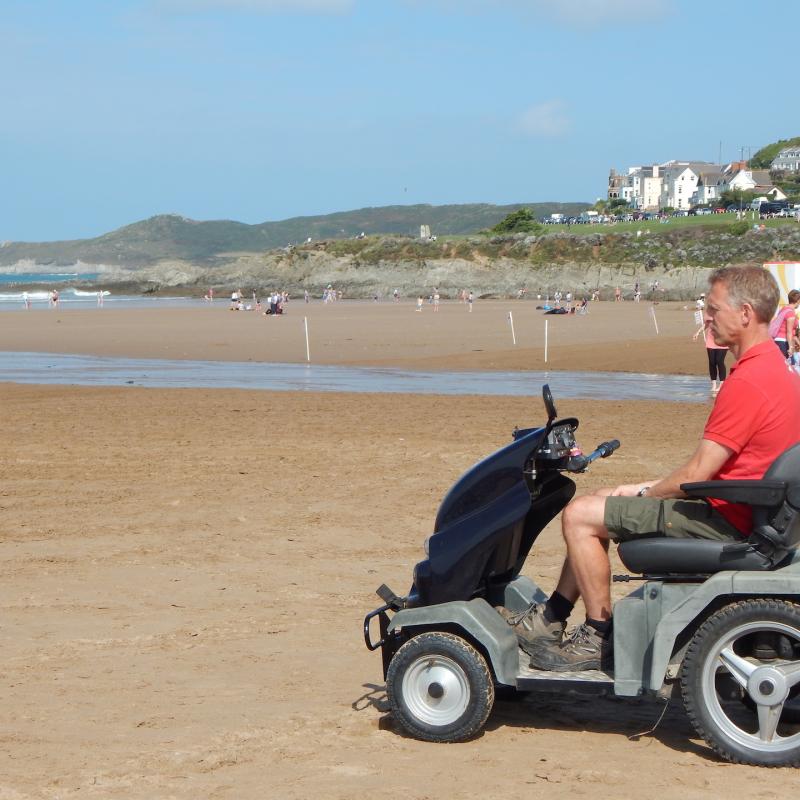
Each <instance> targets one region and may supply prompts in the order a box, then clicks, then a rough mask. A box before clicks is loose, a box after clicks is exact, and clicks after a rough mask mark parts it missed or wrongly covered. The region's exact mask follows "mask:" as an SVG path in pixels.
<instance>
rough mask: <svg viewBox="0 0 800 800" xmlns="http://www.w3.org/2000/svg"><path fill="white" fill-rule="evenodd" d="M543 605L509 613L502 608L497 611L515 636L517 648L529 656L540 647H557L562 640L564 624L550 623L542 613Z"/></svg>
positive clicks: (532, 605)
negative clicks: (517, 643)
mask: <svg viewBox="0 0 800 800" xmlns="http://www.w3.org/2000/svg"><path fill="white" fill-rule="evenodd" d="M544 609H545V604H544V603H531V604H530V605H529V606H528V607H527V608H526V609H525V610H524V611H511V610H509V609H507V608H504V607H503V606H498V607H497V610H498V611H499V612H500V614H501V616H502V617H503V619H505V621H506V622H507V623H508V624H509V625H510V626H511V627H512V628H513V629H514V633H516V634H517V641H518V642H519V646H520V647H521V648H522V649H523V650H524V651H525V652H526V653H527V654H528V655H531V654H532V653H533V650H534V649H535V648H537V647H539V646H541V645H553V646H558V645H559V644H561V640H562V639H563V638H564V629H565V628H566V627H567V623H566V622H558V621H557V620H556V621H555V622H550V621H549V620H548V619H547V617H546V616H545V613H544Z"/></svg>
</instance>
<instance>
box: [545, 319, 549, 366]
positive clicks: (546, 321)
mask: <svg viewBox="0 0 800 800" xmlns="http://www.w3.org/2000/svg"><path fill="white" fill-rule="evenodd" d="M548 322H549V320H545V321H544V363H545V364H546V363H547V323H548Z"/></svg>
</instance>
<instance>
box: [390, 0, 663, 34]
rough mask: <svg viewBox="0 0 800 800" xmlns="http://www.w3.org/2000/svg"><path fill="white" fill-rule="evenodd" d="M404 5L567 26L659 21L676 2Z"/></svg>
mask: <svg viewBox="0 0 800 800" xmlns="http://www.w3.org/2000/svg"><path fill="white" fill-rule="evenodd" d="M401 2H403V3H405V4H406V5H414V6H422V7H426V6H427V7H432V6H436V7H439V8H444V9H445V10H446V11H448V12H454V13H457V12H493V13H501V12H503V11H512V12H517V13H520V14H524V15H526V16H529V17H530V16H533V17H540V18H541V17H545V18H548V19H551V20H553V21H555V22H558V23H561V24H564V25H567V26H570V27H580V28H586V27H595V26H598V25H603V24H619V23H626V22H633V23H636V22H645V21H648V20H654V19H659V18H661V17H663V16H665V15H666V14H668V13H669V12H670V11H672V9H673V7H674V3H675V0H401Z"/></svg>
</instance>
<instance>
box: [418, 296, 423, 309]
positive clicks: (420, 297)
mask: <svg viewBox="0 0 800 800" xmlns="http://www.w3.org/2000/svg"><path fill="white" fill-rule="evenodd" d="M422 303H423V300H422V295H419V296H418V297H417V311H419V312H420V313H422Z"/></svg>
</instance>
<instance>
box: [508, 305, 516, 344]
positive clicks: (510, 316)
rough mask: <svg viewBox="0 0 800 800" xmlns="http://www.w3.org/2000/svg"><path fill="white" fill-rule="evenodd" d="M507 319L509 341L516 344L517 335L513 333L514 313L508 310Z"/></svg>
mask: <svg viewBox="0 0 800 800" xmlns="http://www.w3.org/2000/svg"><path fill="white" fill-rule="evenodd" d="M508 321H509V322H510V323H511V341H512V342H514V345H515V346H516V344H517V335H516V334H515V333H514V315H513V314H512V313H511V312H510V311H509V312H508Z"/></svg>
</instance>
